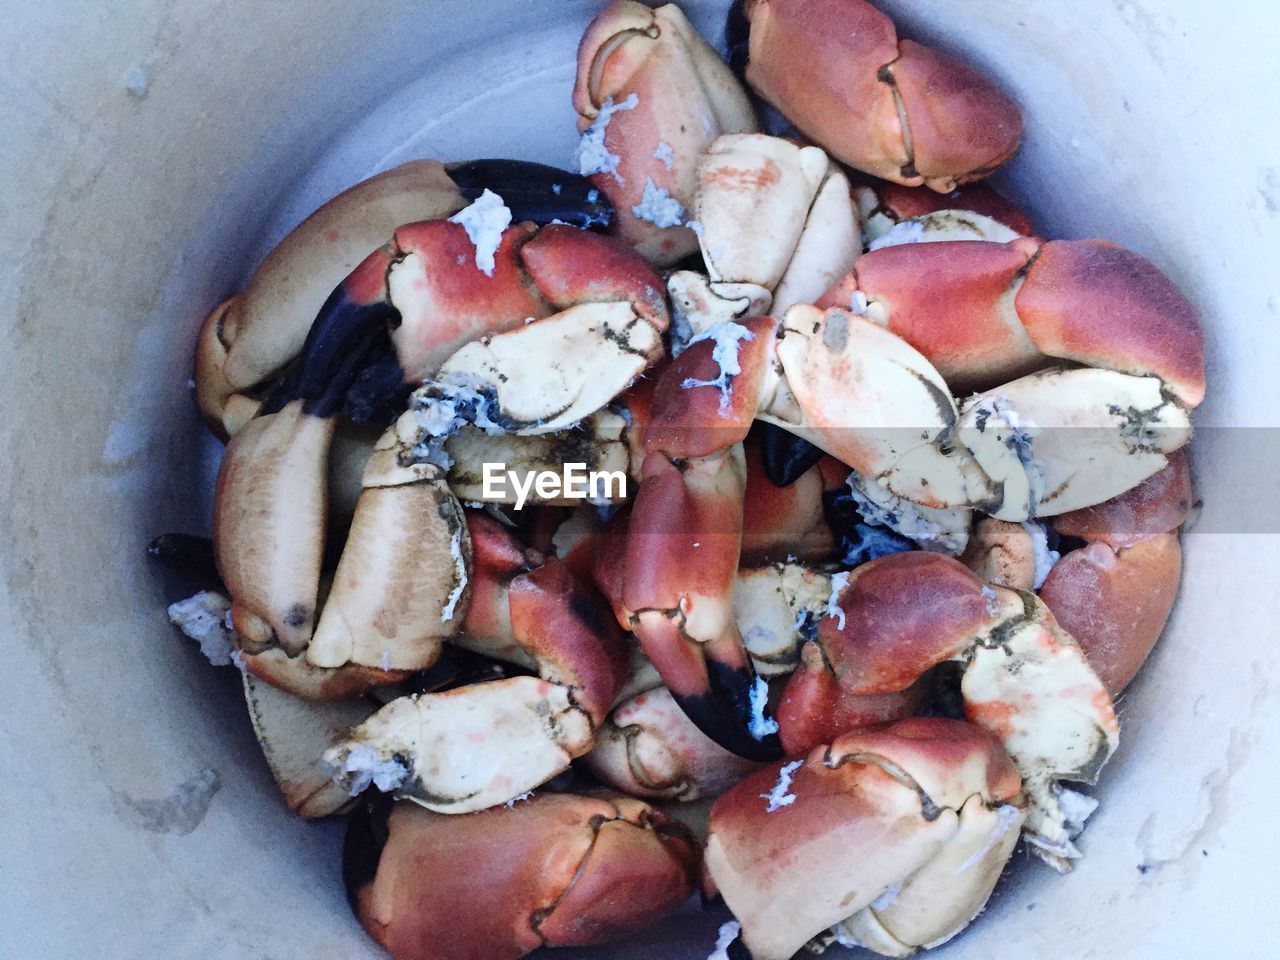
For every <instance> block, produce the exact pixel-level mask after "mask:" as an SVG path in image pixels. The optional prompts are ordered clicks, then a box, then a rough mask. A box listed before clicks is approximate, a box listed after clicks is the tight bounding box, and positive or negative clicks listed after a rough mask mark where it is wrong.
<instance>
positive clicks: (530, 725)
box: [325, 558, 627, 813]
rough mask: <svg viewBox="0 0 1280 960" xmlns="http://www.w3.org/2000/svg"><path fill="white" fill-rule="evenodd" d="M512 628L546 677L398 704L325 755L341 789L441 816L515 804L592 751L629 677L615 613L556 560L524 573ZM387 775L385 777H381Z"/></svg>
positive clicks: (514, 599)
mask: <svg viewBox="0 0 1280 960" xmlns="http://www.w3.org/2000/svg"><path fill="white" fill-rule="evenodd" d="M507 603H508V605H509V616H510V629H511V634H512V637H513V639H514V641H515V642H516V643H518V644H519V645H520V646H521V647H523V648H524V650H525V651H526V652H527V653H528V654H529V656H530V657H531V659H532V660H533V662H534V663H535V664H536V666H537V669H538V673H539V676H537V677H511V678H509V679H505V680H496V681H491V682H488V683H478V684H472V685H470V686H466V687H462V688H459V689H457V690H450V691H447V692H444V693H430V694H424V695H422V696H413V697H402V698H401V699H399V700H394V701H392V702H391V703H389V704H388V705H387V706H385V707H383V708H382V709H381V710H380V711H378V712H377V713H376V714H374V715H373V716H372V717H371V718H370V719H369V720H368V721H367V722H365V723H364V724H362V725H361V726H360V727H358V728H357V729H356V730H354V731H353V732H352V734H351V736H350V737H349V738H348V739H346V740H345V741H343V742H342V743H339V744H337V745H336V746H334V747H333V748H331V749H330V750H329V751H327V752H326V754H325V758H326V760H327V761H328V762H329V763H330V764H331V766H332V767H333V769H334V771H335V776H336V778H337V779H338V781H339V782H340V783H343V784H344V785H346V786H348V787H349V788H350V789H354V790H359V789H363V788H364V787H365V786H367V785H368V783H369V781H370V778H371V777H373V778H374V779H373V782H374V783H376V784H377V785H378V786H379V787H380V788H381V789H383V790H392V789H395V790H397V791H398V792H399V793H400V794H401V795H403V796H405V797H408V798H409V799H412V800H414V801H416V802H418V803H421V804H422V805H423V806H425V807H427V808H429V809H431V810H435V811H437V812H440V813H469V812H472V811H475V810H483V809H485V808H487V807H491V806H494V805H495V804H499V803H504V802H506V801H508V800H511V799H513V798H515V797H518V796H519V795H521V794H523V793H526V792H527V791H529V790H532V789H533V788H534V787H536V786H538V785H539V784H542V783H544V782H546V781H547V780H549V779H551V778H552V777H554V776H556V775H557V774H559V773H561V772H562V771H563V770H565V769H566V768H567V767H568V766H569V763H570V761H572V760H573V759H574V758H575V757H579V756H581V755H582V754H584V753H586V752H587V751H588V750H589V749H590V748H591V745H592V743H593V742H594V737H595V731H596V730H597V728H598V727H599V726H600V725H601V724H602V723H603V722H604V719H605V717H606V716H607V714H608V712H609V709H610V706H611V705H612V703H613V701H614V698H615V697H616V695H617V691H618V690H619V688H620V687H621V686H622V683H623V681H624V678H625V673H626V669H627V662H626V650H625V643H624V640H623V635H622V631H621V628H620V627H618V625H617V623H616V621H615V620H614V618H613V617H612V616H611V614H610V611H609V609H608V606H607V605H606V604H605V603H604V601H603V600H602V599H601V598H600V597H599V596H598V595H597V594H595V593H594V592H591V591H589V590H588V589H587V588H586V587H585V586H584V585H583V584H582V583H581V582H579V581H578V580H577V578H576V577H575V576H574V575H573V574H572V573H571V572H570V571H569V569H568V568H567V567H566V566H565V565H564V564H563V563H561V562H560V561H559V560H557V559H554V558H553V559H551V560H548V561H547V562H546V563H544V564H543V565H542V566H540V567H538V568H536V569H534V570H532V571H529V572H527V573H521V574H519V575H517V576H516V577H514V578H513V579H512V581H511V583H510V586H509V587H508V589H507ZM377 777H381V780H379V779H377Z"/></svg>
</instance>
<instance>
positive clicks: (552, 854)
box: [344, 794, 698, 960]
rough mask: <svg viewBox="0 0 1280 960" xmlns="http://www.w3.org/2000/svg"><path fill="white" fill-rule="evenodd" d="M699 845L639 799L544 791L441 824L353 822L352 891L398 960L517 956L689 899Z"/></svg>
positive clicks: (596, 939)
mask: <svg viewBox="0 0 1280 960" xmlns="http://www.w3.org/2000/svg"><path fill="white" fill-rule="evenodd" d="M697 864H698V847H697V844H696V842H695V841H694V840H693V838H692V837H691V836H690V835H689V834H688V832H687V831H686V830H685V829H684V828H683V827H681V826H680V825H679V824H678V823H676V822H675V821H673V820H670V819H669V818H667V817H666V816H664V815H663V814H661V813H659V812H658V811H656V810H654V809H652V808H651V807H649V806H648V805H646V804H644V803H641V802H640V801H638V800H632V799H630V798H626V797H608V796H601V797H585V796H574V795H570V794H545V795H538V796H534V797H531V798H529V799H526V800H520V801H518V802H516V803H514V804H512V805H511V806H507V807H496V808H494V809H492V810H486V811H484V812H483V813H475V814H469V815H467V816H460V817H447V816H442V815H439V814H434V813H431V812H429V811H427V810H424V809H422V808H421V807H418V806H415V805H414V804H409V803H398V804H395V805H394V807H393V808H392V809H391V810H390V814H389V815H387V814H386V812H385V807H383V808H381V809H379V810H377V811H375V812H374V813H373V814H372V815H369V814H365V815H364V816H362V817H359V816H358V817H357V818H356V819H354V820H353V821H352V825H351V828H350V830H349V832H348V835H347V841H346V848H345V851H344V873H345V876H346V879H347V885H348V891H349V896H350V899H351V903H352V907H353V908H354V910H355V912H356V915H357V917H359V919H360V923H361V924H362V925H363V926H364V928H365V930H367V931H368V932H369V934H370V935H371V936H372V937H373V938H374V939H375V940H376V941H377V942H378V943H380V944H381V945H382V946H383V947H385V948H386V949H387V951H388V952H389V953H390V954H391V956H392V957H394V958H395V960H517V958H519V957H522V956H524V955H525V954H526V953H528V952H530V951H531V950H534V949H536V948H538V947H541V946H585V945H588V944H595V943H605V942H608V941H612V940H618V939H621V938H624V937H627V936H629V935H631V934H633V933H636V932H638V931H640V930H643V929H645V928H646V927H648V926H649V925H650V924H652V923H654V922H655V921H657V920H659V919H661V918H662V917H664V916H666V915H667V914H669V913H671V912H672V911H674V910H675V909H676V908H677V907H678V906H679V905H680V904H682V903H683V902H684V901H685V900H686V899H688V897H689V895H690V894H691V893H692V892H693V889H694V883H695V878H696V871H697Z"/></svg>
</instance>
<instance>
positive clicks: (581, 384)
mask: <svg viewBox="0 0 1280 960" xmlns="http://www.w3.org/2000/svg"><path fill="white" fill-rule="evenodd" d="M662 354H663V345H662V337H661V331H660V330H659V329H658V327H657V326H656V325H655V324H654V323H653V322H652V321H651V320H650V319H649V318H647V317H643V316H641V315H640V314H638V313H637V312H636V310H635V309H634V307H633V306H632V304H631V303H629V302H626V301H613V302H602V303H583V304H579V305H578V306H574V307H570V308H569V309H567V310H562V311H561V312H560V313H557V314H555V315H553V316H551V317H547V318H544V319H539V320H535V321H534V322H532V323H529V324H526V325H524V326H522V327H519V328H517V329H515V330H509V331H507V332H506V333H499V334H494V335H492V336H488V337H484V338H482V339H480V340H474V341H472V342H471V343H468V344H467V345H466V346H464V347H462V349H460V350H459V351H458V352H457V353H455V354H454V355H453V356H451V357H450V358H449V359H448V360H446V361H445V363H444V365H443V366H442V367H441V368H440V371H439V373H438V374H437V375H436V378H435V379H436V380H439V381H442V382H444V383H458V384H464V385H466V386H467V387H469V388H471V389H473V390H476V391H477V392H479V393H481V394H486V395H489V396H492V398H493V407H494V412H493V413H492V414H491V415H490V417H491V419H492V420H493V421H494V422H495V423H496V424H501V426H502V428H504V429H507V430H509V431H510V432H512V433H518V434H522V435H528V434H540V433H552V432H554V431H556V430H562V429H564V428H565V427H568V426H571V425H572V424H574V423H576V422H578V421H579V420H581V419H582V418H583V417H586V416H588V415H589V414H592V413H594V412H595V411H597V410H599V409H600V408H601V407H603V406H604V405H605V404H607V403H608V402H609V401H610V400H612V399H613V398H614V397H616V396H617V395H618V394H619V393H621V392H622V391H623V390H625V389H626V388H627V386H628V385H630V383H631V382H632V381H633V380H635V378H636V377H638V376H639V375H640V374H641V373H642V372H643V371H644V370H645V368H646V367H648V366H649V365H650V364H652V363H654V362H656V361H657V360H658V359H659V358H660V357H661V356H662ZM532 358H538V359H537V362H532Z"/></svg>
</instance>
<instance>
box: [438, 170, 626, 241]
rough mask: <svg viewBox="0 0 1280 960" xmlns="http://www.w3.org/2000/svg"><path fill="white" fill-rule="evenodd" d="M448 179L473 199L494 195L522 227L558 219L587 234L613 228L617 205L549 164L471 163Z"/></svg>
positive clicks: (584, 180)
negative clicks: (523, 223) (488, 193)
mask: <svg viewBox="0 0 1280 960" xmlns="http://www.w3.org/2000/svg"><path fill="white" fill-rule="evenodd" d="M449 176H450V177H451V178H453V182H454V183H456V184H457V185H458V189H459V190H460V191H462V195H463V196H464V197H466V198H467V199H468V200H474V199H475V198H476V197H478V196H480V194H482V193H484V191H485V190H492V191H493V192H494V193H496V194H497V195H498V196H500V197H502V200H503V202H504V203H505V204H506V205H507V208H508V209H509V210H510V211H511V217H512V219H513V220H515V221H517V222H519V221H521V220H532V221H533V222H534V223H541V224H547V223H551V222H552V221H553V220H559V221H561V222H563V223H568V224H571V225H573V226H575V227H581V228H582V229H584V230H586V229H590V228H592V227H598V228H600V229H604V228H606V227H608V226H609V225H610V224H611V223H613V204H612V203H610V202H609V198H608V197H606V196H605V195H604V194H603V193H602V192H601V191H600V190H598V189H596V188H595V187H593V186H592V185H591V181H589V180H588V179H587V178H586V177H584V176H582V175H581V174H577V173H570V172H569V171H568V170H561V169H559V168H558V167H552V166H549V165H547V164H545V163H533V162H532V161H529V160H472V161H470V162H468V163H459V164H457V165H455V166H451V167H449Z"/></svg>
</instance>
